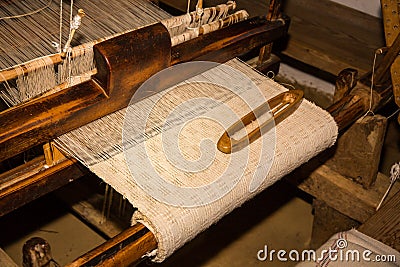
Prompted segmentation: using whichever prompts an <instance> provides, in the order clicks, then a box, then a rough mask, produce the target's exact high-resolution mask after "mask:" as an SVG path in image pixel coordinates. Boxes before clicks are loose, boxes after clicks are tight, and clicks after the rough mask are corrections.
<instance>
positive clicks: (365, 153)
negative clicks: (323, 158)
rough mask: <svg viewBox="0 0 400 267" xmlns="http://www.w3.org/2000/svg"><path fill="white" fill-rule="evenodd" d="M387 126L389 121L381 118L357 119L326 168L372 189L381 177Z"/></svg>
mask: <svg viewBox="0 0 400 267" xmlns="http://www.w3.org/2000/svg"><path fill="white" fill-rule="evenodd" d="M386 125H387V119H386V118H385V117H383V116H380V115H375V116H366V117H365V118H361V119H359V120H357V121H356V122H355V123H354V124H353V125H352V126H351V127H350V128H349V129H348V130H347V131H346V132H344V133H343V135H342V136H340V137H339V139H338V141H337V145H336V151H335V155H334V156H333V157H332V158H331V159H329V160H328V161H327V162H326V164H327V166H329V167H330V168H331V169H333V170H335V171H337V172H338V173H340V174H342V175H343V176H346V177H347V178H350V179H351V180H353V181H355V182H357V183H360V184H362V185H363V186H364V187H365V188H369V187H371V185H372V184H373V183H374V182H375V180H376V175H377V174H378V167H379V162H380V154H381V151H382V145H383V141H384V137H385V132H386Z"/></svg>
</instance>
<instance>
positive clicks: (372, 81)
mask: <svg viewBox="0 0 400 267" xmlns="http://www.w3.org/2000/svg"><path fill="white" fill-rule="evenodd" d="M378 50H379V49H378ZM378 50H376V51H375V54H374V62H373V63H372V75H371V86H370V98H369V109H368V110H367V112H365V114H364V115H363V116H362V117H361V119H364V118H365V117H366V116H367V115H368V114H369V113H372V115H373V116H374V115H375V113H374V112H373V111H372V98H373V91H374V75H375V64H376V55H377V54H378Z"/></svg>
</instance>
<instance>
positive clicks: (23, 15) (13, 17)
mask: <svg viewBox="0 0 400 267" xmlns="http://www.w3.org/2000/svg"><path fill="white" fill-rule="evenodd" d="M52 2H53V0H49V2H48V3H47V5H45V6H44V7H42V8H39V9H36V10H34V11H32V12H28V13H25V14H20V15H15V16H9V17H1V18H0V20H6V19H17V18H22V17H26V16H31V15H33V14H36V13H39V12H40V11H42V10H44V9H46V8H48V7H49V6H50V5H51V3H52Z"/></svg>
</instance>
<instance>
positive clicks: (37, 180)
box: [0, 160, 87, 217]
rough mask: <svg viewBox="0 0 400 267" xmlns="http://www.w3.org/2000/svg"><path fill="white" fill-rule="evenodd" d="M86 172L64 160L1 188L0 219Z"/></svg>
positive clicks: (73, 163) (71, 161)
mask: <svg viewBox="0 0 400 267" xmlns="http://www.w3.org/2000/svg"><path fill="white" fill-rule="evenodd" d="M86 172H87V170H86V169H84V168H83V167H82V166H81V165H79V164H77V162H76V160H65V161H63V162H60V163H59V164H57V165H54V166H52V167H50V168H47V169H44V170H43V169H42V170H40V171H39V172H37V173H34V174H33V175H31V176H28V177H25V178H24V179H22V180H19V181H18V182H15V183H11V184H9V185H8V186H6V187H3V188H2V189H1V190H0V217H1V216H3V215H5V214H7V213H9V212H11V211H13V210H15V209H17V208H19V207H21V206H22V205H24V204H26V203H29V202H30V201H32V200H35V199H37V198H39V197H41V196H43V195H44V194H47V193H49V192H51V191H53V190H55V189H57V188H60V187H61V186H64V185H66V184H68V183H69V182H72V181H73V180H74V179H77V178H79V177H81V176H82V175H83V174H85V173H86Z"/></svg>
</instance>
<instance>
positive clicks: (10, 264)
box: [0, 248, 18, 267]
mask: <svg viewBox="0 0 400 267" xmlns="http://www.w3.org/2000/svg"><path fill="white" fill-rule="evenodd" d="M0 266H7V267H18V265H17V264H16V263H15V261H13V260H12V259H11V258H10V256H8V255H7V253H6V252H5V251H4V250H2V249H1V248H0Z"/></svg>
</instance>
